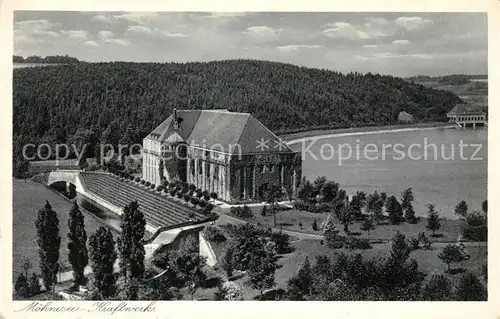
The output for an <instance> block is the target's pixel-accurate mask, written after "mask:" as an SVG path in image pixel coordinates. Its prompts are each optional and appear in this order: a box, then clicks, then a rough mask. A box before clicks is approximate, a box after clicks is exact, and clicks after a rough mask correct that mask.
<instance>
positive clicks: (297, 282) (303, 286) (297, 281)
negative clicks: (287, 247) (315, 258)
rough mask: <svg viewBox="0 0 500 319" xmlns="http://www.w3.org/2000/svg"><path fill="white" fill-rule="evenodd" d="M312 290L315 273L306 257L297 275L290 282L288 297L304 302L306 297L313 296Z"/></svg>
mask: <svg viewBox="0 0 500 319" xmlns="http://www.w3.org/2000/svg"><path fill="white" fill-rule="evenodd" d="M312 289H313V272H312V268H311V263H310V262H309V258H308V257H307V256H306V259H305V260H304V263H303V264H302V265H301V267H300V268H299V271H298V272H297V274H296V275H295V276H293V277H292V278H290V279H289V280H288V288H287V295H288V297H289V299H290V300H304V299H305V298H304V296H310V295H312Z"/></svg>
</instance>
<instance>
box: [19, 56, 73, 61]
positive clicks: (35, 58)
mask: <svg viewBox="0 0 500 319" xmlns="http://www.w3.org/2000/svg"><path fill="white" fill-rule="evenodd" d="M13 62H14V63H78V62H80V61H79V60H78V59H77V58H73V57H70V56H68V55H48V56H46V57H44V58H42V57H41V56H38V55H32V56H29V57H26V58H24V57H22V56H19V55H14V56H13Z"/></svg>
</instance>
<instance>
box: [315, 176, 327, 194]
mask: <svg viewBox="0 0 500 319" xmlns="http://www.w3.org/2000/svg"><path fill="white" fill-rule="evenodd" d="M326 182H327V179H326V176H318V177H317V178H316V179H315V180H314V182H313V196H317V195H320V194H321V191H322V190H323V187H324V186H325V184H326Z"/></svg>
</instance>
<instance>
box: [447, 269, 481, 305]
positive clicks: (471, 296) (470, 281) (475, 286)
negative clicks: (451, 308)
mask: <svg viewBox="0 0 500 319" xmlns="http://www.w3.org/2000/svg"><path fill="white" fill-rule="evenodd" d="M455 294H456V296H455V298H456V300H458V301H482V300H488V292H487V290H486V288H485V287H484V286H483V284H481V281H479V279H478V278H477V277H476V276H475V275H474V274H471V273H469V272H467V273H465V274H463V275H462V276H461V277H460V279H459V281H458V285H457V287H456V289H455Z"/></svg>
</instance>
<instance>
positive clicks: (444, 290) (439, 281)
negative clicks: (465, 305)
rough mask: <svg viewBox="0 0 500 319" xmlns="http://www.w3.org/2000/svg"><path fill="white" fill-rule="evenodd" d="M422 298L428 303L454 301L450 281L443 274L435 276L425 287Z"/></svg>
mask: <svg viewBox="0 0 500 319" xmlns="http://www.w3.org/2000/svg"><path fill="white" fill-rule="evenodd" d="M422 297H423V299H424V300H428V301H447V300H452V294H451V282H450V280H449V279H448V278H446V277H445V276H443V275H441V274H433V275H432V277H431V279H430V280H429V282H428V283H427V284H426V285H425V287H424V292H423V296H422Z"/></svg>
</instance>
